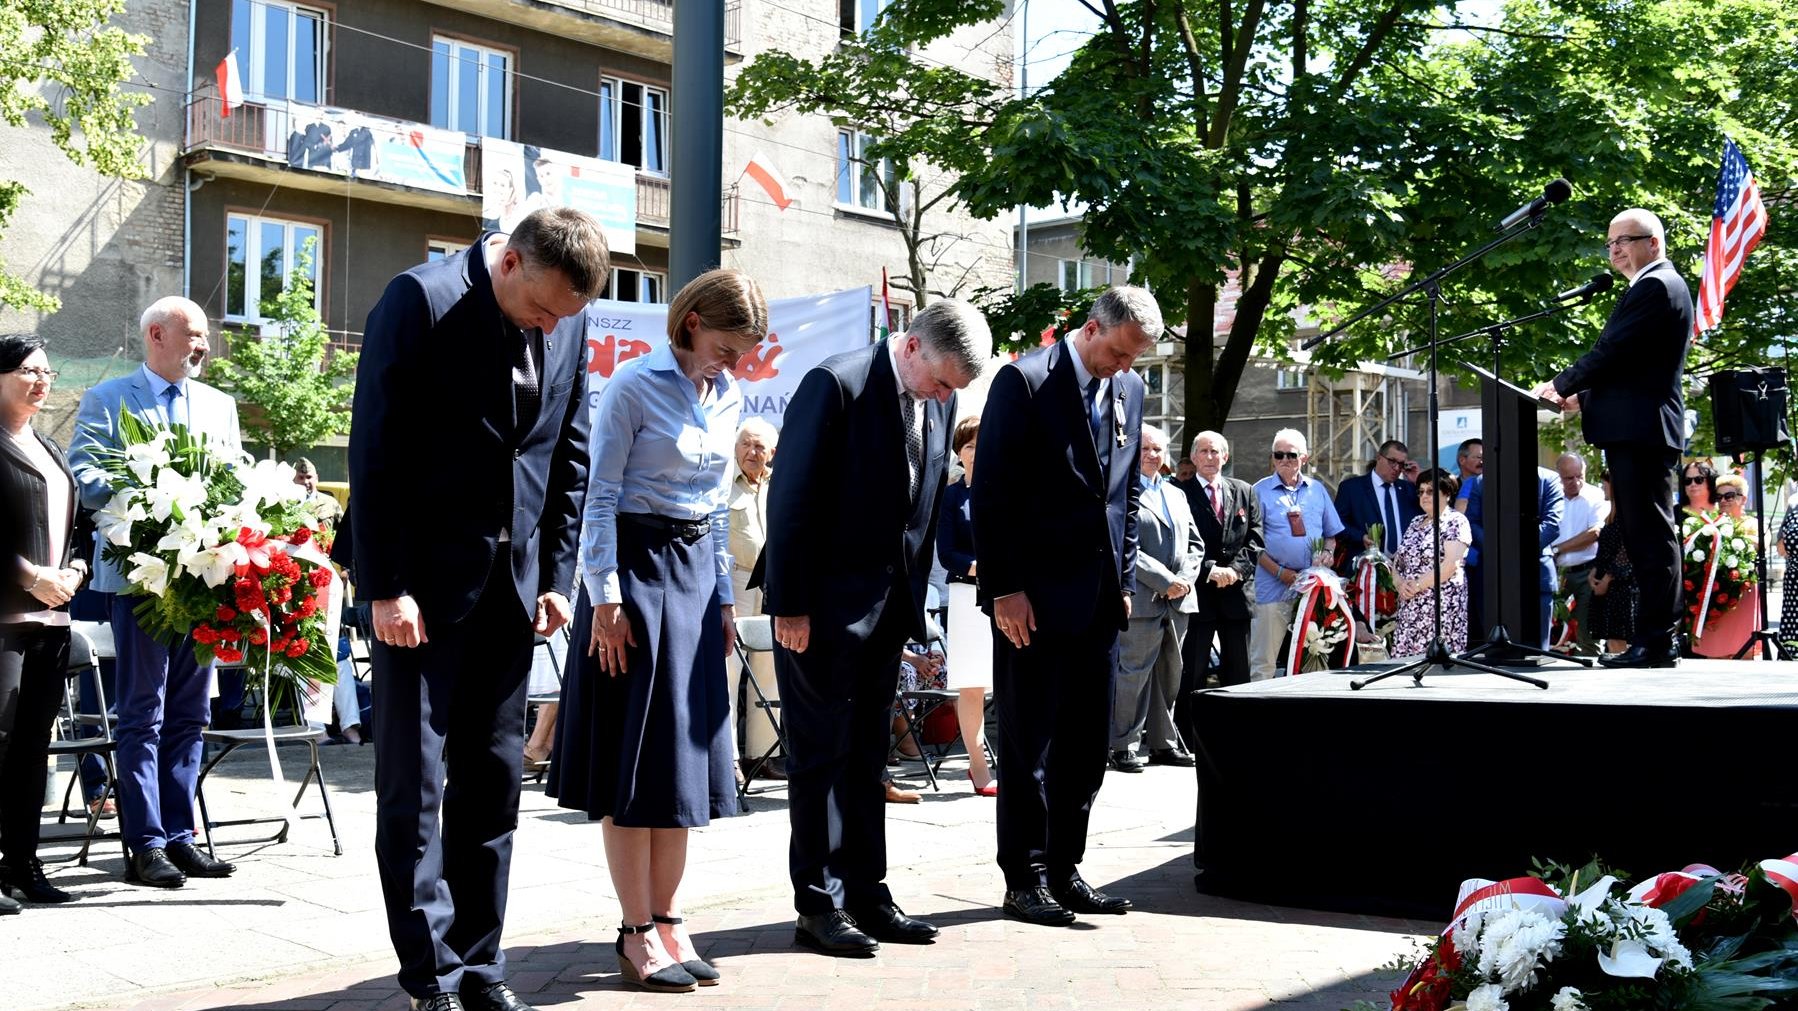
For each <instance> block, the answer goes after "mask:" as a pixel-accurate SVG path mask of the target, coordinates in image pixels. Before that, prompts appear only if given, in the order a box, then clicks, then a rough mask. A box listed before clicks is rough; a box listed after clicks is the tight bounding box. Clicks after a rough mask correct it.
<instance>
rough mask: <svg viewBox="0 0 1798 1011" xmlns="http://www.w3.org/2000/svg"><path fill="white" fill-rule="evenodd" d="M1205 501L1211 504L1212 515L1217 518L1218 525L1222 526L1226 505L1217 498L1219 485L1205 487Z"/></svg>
mask: <svg viewBox="0 0 1798 1011" xmlns="http://www.w3.org/2000/svg"><path fill="white" fill-rule="evenodd" d="M1205 501H1207V502H1210V503H1211V515H1213V516H1216V517H1217V522H1218V525H1219V526H1222V525H1223V522H1224V503H1223V502H1222V500H1220V499H1219V498H1218V497H1217V485H1214V484H1208V485H1206V486H1205Z"/></svg>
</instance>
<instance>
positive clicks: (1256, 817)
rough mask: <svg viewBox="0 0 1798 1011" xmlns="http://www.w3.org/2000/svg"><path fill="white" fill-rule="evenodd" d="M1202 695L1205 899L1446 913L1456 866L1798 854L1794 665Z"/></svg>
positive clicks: (1200, 830)
mask: <svg viewBox="0 0 1798 1011" xmlns="http://www.w3.org/2000/svg"><path fill="white" fill-rule="evenodd" d="M1384 666H1385V665H1370V666H1366V667H1359V668H1355V669H1353V670H1350V671H1332V672H1327V673H1314V674H1305V675H1302V676H1300V677H1296V678H1277V679H1275V680H1272V681H1262V682H1257V683H1254V684H1249V685H1242V686H1238V687H1234V688H1220V689H1214V690H1211V691H1205V692H1200V693H1199V694H1198V696H1197V698H1196V703H1195V706H1194V710H1193V713H1194V720H1195V723H1196V726H1197V729H1198V742H1197V746H1196V747H1195V748H1194V752H1195V754H1196V756H1197V758H1198V777H1199V802H1198V820H1197V827H1196V831H1195V833H1194V853H1193V860H1194V863H1195V864H1196V866H1197V870H1198V873H1197V876H1196V878H1195V880H1196V882H1197V885H1198V888H1199V890H1200V891H1203V892H1206V893H1210V894H1215V895H1225V896H1231V897H1235V898H1241V899H1248V900H1253V901H1261V902H1272V903H1278V904H1284V905H1294V906H1303V907H1306V908H1311V909H1335V910H1343V911H1350V912H1365V913H1377V914H1385V915H1402V916H1413V917H1422V918H1427V919H1446V917H1447V915H1448V912H1449V907H1450V906H1451V904H1452V903H1453V901H1454V897H1455V889H1456V887H1457V886H1458V885H1459V884H1460V882H1461V881H1462V879H1464V878H1471V877H1484V878H1507V877H1513V876H1516V875H1519V874H1524V873H1527V872H1528V871H1529V870H1530V861H1531V858H1532V857H1540V858H1544V859H1552V860H1557V861H1560V862H1563V863H1569V864H1578V863H1583V862H1584V861H1586V860H1587V859H1589V858H1591V857H1593V856H1599V857H1601V858H1603V859H1604V860H1605V861H1606V862H1607V863H1609V864H1610V865H1611V866H1612V867H1614V868H1617V869H1619V870H1621V871H1623V872H1626V873H1628V874H1629V875H1632V876H1636V875H1645V874H1654V873H1659V872H1661V871H1669V870H1678V869H1679V868H1681V867H1683V866H1685V865H1686V864H1688V863H1694V862H1700V863H1708V864H1711V865H1713V866H1716V867H1719V868H1722V869H1725V870H1734V869H1736V868H1737V867H1739V866H1740V865H1741V864H1743V863H1745V862H1747V861H1750V860H1761V859H1766V858H1769V857H1783V856H1785V855H1787V854H1789V853H1792V852H1794V851H1798V776H1794V775H1793V774H1792V772H1791V756H1792V753H1793V751H1792V749H1793V747H1794V745H1795V744H1798V663H1770V662H1749V661H1740V662H1738V661H1727V660H1696V661H1694V660H1687V661H1684V662H1682V663H1681V664H1680V666H1679V667H1678V668H1676V669H1673V670H1657V671H1610V670H1579V669H1574V668H1570V667H1565V666H1546V667H1518V668H1517V669H1518V670H1519V671H1521V672H1526V673H1530V674H1532V675H1535V676H1537V677H1541V678H1544V679H1546V680H1547V681H1548V682H1549V687H1548V688H1547V689H1546V690H1544V689H1541V688H1536V687H1533V686H1531V685H1528V684H1524V683H1521V682H1516V681H1510V680H1507V679H1503V678H1499V677H1495V676H1493V675H1489V674H1482V673H1477V672H1455V673H1444V672H1441V671H1440V668H1437V669H1436V672H1433V673H1431V674H1428V675H1426V676H1425V678H1424V681H1423V684H1422V686H1414V685H1413V683H1412V681H1411V679H1410V678H1409V677H1394V678H1390V679H1388V680H1385V681H1382V682H1380V683H1379V684H1376V685H1371V686H1369V687H1367V688H1365V689H1363V690H1361V691H1354V690H1351V689H1350V688H1349V681H1350V680H1352V679H1354V678H1365V677H1367V676H1369V675H1370V674H1373V673H1377V672H1378V671H1379V670H1381V669H1383V668H1384Z"/></svg>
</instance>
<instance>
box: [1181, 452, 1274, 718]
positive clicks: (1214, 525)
mask: <svg viewBox="0 0 1798 1011" xmlns="http://www.w3.org/2000/svg"><path fill="white" fill-rule="evenodd" d="M1192 462H1193V463H1194V464H1195V465H1196V466H1197V467H1198V474H1197V476H1196V477H1195V478H1194V479H1193V480H1194V482H1195V483H1196V485H1197V488H1196V489H1195V490H1193V491H1189V492H1187V493H1186V494H1187V500H1188V502H1190V504H1191V505H1192V514H1193V517H1194V518H1195V519H1197V520H1198V524H1199V536H1200V537H1202V538H1203V539H1204V541H1205V565H1204V567H1203V569H1202V570H1201V571H1200V573H1199V579H1200V582H1199V588H1198V592H1197V593H1196V594H1194V596H1196V597H1197V598H1198V605H1199V609H1198V612H1197V613H1196V614H1194V615H1193V616H1192V621H1191V623H1189V624H1188V625H1187V627H1186V646H1185V650H1184V653H1185V657H1184V661H1183V663H1182V668H1183V672H1182V676H1181V682H1180V704H1179V705H1178V706H1176V707H1175V710H1174V711H1175V717H1176V722H1178V723H1179V724H1180V732H1181V733H1182V734H1183V735H1185V737H1186V742H1187V744H1189V745H1190V744H1194V743H1196V740H1197V738H1196V737H1195V736H1194V730H1193V728H1192V725H1191V723H1190V713H1191V706H1192V693H1193V692H1196V691H1198V690H1199V689H1201V688H1203V687H1205V670H1206V666H1207V665H1208V664H1209V663H1210V659H1211V640H1212V639H1213V638H1214V637H1215V638H1216V639H1217V645H1218V659H1219V661H1220V662H1221V666H1220V667H1219V668H1218V683H1220V684H1224V685H1246V684H1248V683H1249V619H1250V618H1251V617H1252V616H1253V612H1252V611H1250V610H1249V605H1250V604H1251V603H1253V602H1254V599H1255V596H1254V585H1255V584H1253V583H1251V582H1250V581H1249V580H1250V577H1252V576H1254V574H1255V568H1256V566H1257V564H1258V562H1259V560H1260V558H1261V548H1262V540H1261V497H1260V496H1259V495H1256V494H1255V489H1254V488H1253V487H1252V486H1250V485H1249V484H1248V483H1247V482H1245V481H1238V480H1236V479H1235V478H1232V477H1225V476H1224V464H1226V463H1229V462H1230V443H1229V442H1228V441H1227V440H1226V439H1225V438H1224V437H1223V436H1222V435H1221V434H1219V433H1217V432H1200V433H1199V434H1198V436H1197V437H1196V438H1194V439H1193V440H1192Z"/></svg>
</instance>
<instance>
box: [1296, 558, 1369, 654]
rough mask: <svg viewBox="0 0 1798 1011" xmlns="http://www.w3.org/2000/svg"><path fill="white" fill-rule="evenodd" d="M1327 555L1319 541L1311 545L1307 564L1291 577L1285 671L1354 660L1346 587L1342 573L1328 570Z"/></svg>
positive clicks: (1353, 641) (1351, 619)
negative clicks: (1295, 599) (1295, 600)
mask: <svg viewBox="0 0 1798 1011" xmlns="http://www.w3.org/2000/svg"><path fill="white" fill-rule="evenodd" d="M1330 555H1331V553H1330V552H1328V551H1325V550H1324V548H1323V542H1322V541H1313V542H1312V545H1311V566H1310V567H1309V568H1307V569H1305V570H1304V571H1302V572H1300V573H1299V575H1298V578H1297V579H1295V580H1293V583H1292V588H1293V590H1294V591H1296V592H1297V593H1298V595H1299V604H1298V610H1296V611H1295V612H1293V616H1292V638H1291V640H1290V641H1291V645H1290V646H1289V647H1288V648H1287V650H1286V673H1287V674H1288V675H1289V676H1291V675H1297V674H1300V673H1303V672H1304V671H1308V670H1338V669H1341V668H1343V667H1348V666H1350V665H1352V664H1353V663H1354V662H1355V657H1356V650H1355V615H1354V612H1353V611H1351V610H1350V609H1349V589H1348V587H1347V586H1346V585H1345V584H1344V583H1343V581H1342V577H1341V576H1338V575H1337V574H1336V573H1335V572H1333V571H1331V570H1330Z"/></svg>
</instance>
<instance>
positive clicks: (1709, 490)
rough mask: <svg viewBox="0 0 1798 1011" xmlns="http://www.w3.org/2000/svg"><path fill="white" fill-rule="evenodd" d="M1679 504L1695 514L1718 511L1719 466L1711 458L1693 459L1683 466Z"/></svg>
mask: <svg viewBox="0 0 1798 1011" xmlns="http://www.w3.org/2000/svg"><path fill="white" fill-rule="evenodd" d="M1679 504H1680V507H1681V508H1682V509H1684V510H1685V511H1686V512H1687V513H1689V514H1691V515H1693V516H1698V515H1702V514H1704V513H1708V512H1716V511H1717V468H1715V467H1713V466H1711V462H1710V461H1709V460H1693V461H1692V462H1691V463H1688V464H1686V465H1685V467H1683V468H1681V471H1680V478H1679Z"/></svg>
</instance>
